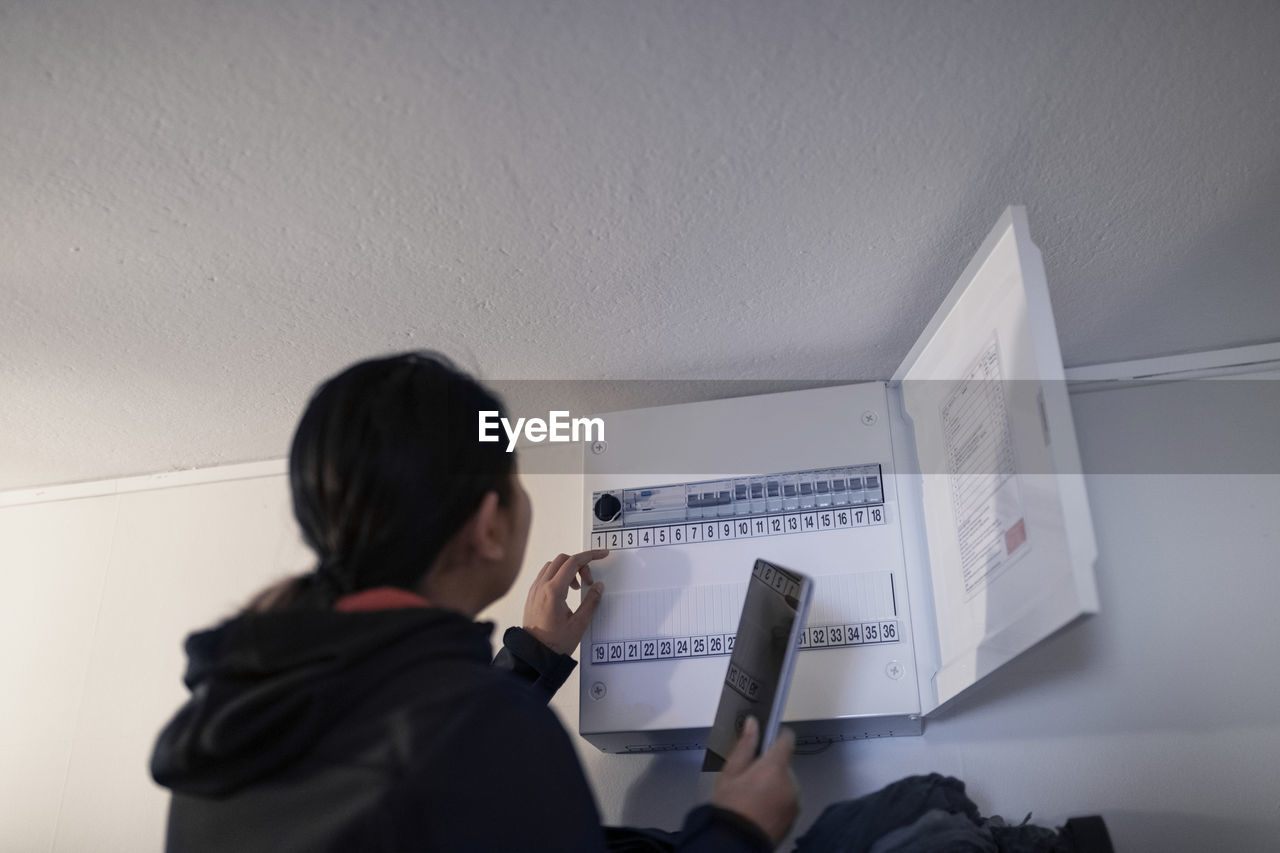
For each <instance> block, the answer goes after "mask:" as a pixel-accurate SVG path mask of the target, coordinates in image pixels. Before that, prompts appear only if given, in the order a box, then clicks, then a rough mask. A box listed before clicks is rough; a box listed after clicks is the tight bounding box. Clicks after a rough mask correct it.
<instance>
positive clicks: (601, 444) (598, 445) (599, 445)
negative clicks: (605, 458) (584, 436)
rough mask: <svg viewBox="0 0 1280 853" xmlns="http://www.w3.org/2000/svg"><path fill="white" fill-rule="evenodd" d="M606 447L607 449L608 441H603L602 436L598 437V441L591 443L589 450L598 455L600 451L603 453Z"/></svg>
mask: <svg viewBox="0 0 1280 853" xmlns="http://www.w3.org/2000/svg"><path fill="white" fill-rule="evenodd" d="M608 449H609V442H607V441H605V440H604V439H603V438H602V439H600V440H599V441H596V442H592V444H591V452H592V453H594V454H596V455H597V456H599V455H600V454H601V453H604V452H605V451H606V450H608Z"/></svg>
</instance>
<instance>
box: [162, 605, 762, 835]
mask: <svg viewBox="0 0 1280 853" xmlns="http://www.w3.org/2000/svg"><path fill="white" fill-rule="evenodd" d="M492 629H493V626H492V625H490V624H488V623H476V622H472V621H470V620H468V619H467V618H465V617H464V616H462V615H461V614H457V613H453V612H450V611H446V610H437V609H426V608H411V609H399V610H383V611H374V612H356V613H339V612H329V611H313V610H298V611H283V612H278V613H266V614H254V615H244V616H240V617H237V618H235V619H232V620H230V621H228V622H225V623H223V624H221V625H219V626H218V627H216V628H213V629H211V630H207V631H203V632H199V633H196V634H192V635H191V636H190V637H188V638H187V643H186V650H187V655H188V659H189V662H188V667H187V673H186V677H185V681H186V684H187V686H188V688H190V690H191V698H190V700H189V701H188V702H187V704H186V705H184V706H183V707H182V708H181V709H180V710H179V711H178V713H177V715H176V716H175V717H174V718H173V720H172V721H170V723H169V724H168V725H167V726H166V727H165V729H164V731H163V732H161V734H160V737H159V739H158V741H157V743H156V747H155V752H154V754H153V756H152V759H151V772H152V775H153V777H154V778H155V780H156V781H157V782H158V783H160V784H161V785H164V786H166V787H168V788H171V789H172V791H173V800H172V803H171V805H170V811H169V825H168V847H169V849H170V850H175V851H231V850H234V851H239V852H240V853H254V851H259V850H260V851H273V853H285V851H304V850H306V851H313V850H341V851H349V850H359V851H364V850H370V851H374V850H377V851H417V850H467V851H472V850H474V851H490V850H495V851H496V850H557V851H576V850H582V851H595V850H604V849H606V835H605V830H604V829H603V828H602V827H601V825H600V817H599V813H598V812H597V810H596V805H595V801H594V799H593V797H592V794H591V790H590V789H589V788H588V786H587V782H586V779H585V778H584V776H583V773H582V768H581V766H580V765H579V763H578V759H577V755H576V753H575V752H574V748H573V745H572V744H571V742H570V740H569V737H568V735H566V733H565V731H564V729H563V728H562V727H561V725H560V723H559V721H558V720H557V718H556V717H555V715H554V714H553V713H552V712H551V710H550V709H548V708H547V706H546V702H547V700H548V699H549V698H550V696H551V695H552V694H553V693H554V692H555V690H556V688H558V687H559V686H560V684H562V683H563V682H564V680H565V678H567V677H568V675H569V673H570V672H572V670H573V668H574V666H575V665H576V664H575V663H574V661H573V660H572V658H569V657H567V656H565V655H558V654H556V653H554V652H552V651H551V650H549V649H547V648H546V647H545V646H543V645H542V644H541V643H538V642H537V640H535V639H534V638H533V637H532V636H530V635H529V634H528V633H526V632H525V631H523V630H521V629H518V628H513V629H511V630H509V631H508V632H507V634H506V636H505V638H504V640H505V646H506V647H505V649H504V650H503V652H502V653H500V654H499V656H498V659H497V660H496V661H495V662H494V665H493V666H490V660H489V655H490V652H491V648H490V645H489V637H490V634H491V632H492ZM610 833H611V834H610V840H609V843H610V844H613V843H616V842H617V841H618V839H619V838H620V837H624V836H625V833H624V834H622V835H619V833H618V832H617V831H616V830H610ZM648 838H653V839H657V838H665V839H669V840H670V841H672V842H674V843H675V845H676V847H677V849H680V850H687V851H699V850H723V851H737V850H743V851H748V850H751V851H754V850H767V849H769V847H770V845H769V844H768V842H767V839H765V838H764V835H763V833H761V832H760V831H759V829H758V828H756V827H755V826H754V825H752V824H749V823H747V822H746V821H743V820H742V819H740V818H738V817H737V816H736V815H733V814H731V813H729V812H726V811H723V810H721V809H717V808H713V807H710V806H703V807H700V808H697V809H694V810H693V811H692V812H690V814H689V815H688V817H687V819H686V821H685V827H684V830H683V831H682V832H681V833H679V834H678V835H676V836H671V835H668V834H666V833H662V832H655V833H652V834H646V833H645V832H642V831H637V834H636V837H635V838H633V839H632V841H633V842H639V843H641V844H647V843H649V842H648V841H643V840H642V839H648ZM655 843H656V844H657V845H658V846H655V847H653V848H650V849H662V846H663V845H662V843H661V842H655ZM635 849H645V848H643V847H640V848H635Z"/></svg>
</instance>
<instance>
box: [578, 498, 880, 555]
mask: <svg viewBox="0 0 1280 853" xmlns="http://www.w3.org/2000/svg"><path fill="white" fill-rule="evenodd" d="M885 521H886V519H885V510H884V505H883V504H879V505H876V506H860V507H839V508H835V509H822V510H816V511H813V512H790V513H779V514H777V515H764V516H757V517H754V518H737V519H726V520H723V521H704V522H700V523H697V524H672V525H663V526H658V527H640V528H634V529H633V528H628V529H625V530H606V531H596V532H594V533H592V534H591V536H590V540H589V542H588V544H589V545H590V547H592V548H609V549H611V550H619V549H621V550H626V549H632V548H661V547H663V546H664V545H685V544H690V543H696V542H715V541H719V540H723V539H751V538H754V537H757V536H786V535H790V534H794V533H820V532H823V531H827V530H843V529H848V528H852V527H867V526H869V525H874V524H884V523H885Z"/></svg>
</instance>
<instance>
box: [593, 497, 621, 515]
mask: <svg viewBox="0 0 1280 853" xmlns="http://www.w3.org/2000/svg"><path fill="white" fill-rule="evenodd" d="M594 512H595V514H596V518H598V519H600V520H601V521H613V520H614V519H615V518H617V517H618V516H619V515H620V514H621V513H622V501H620V500H618V497H617V495H610V494H603V495H601V496H600V497H599V498H597V499H596V505H595V510H594Z"/></svg>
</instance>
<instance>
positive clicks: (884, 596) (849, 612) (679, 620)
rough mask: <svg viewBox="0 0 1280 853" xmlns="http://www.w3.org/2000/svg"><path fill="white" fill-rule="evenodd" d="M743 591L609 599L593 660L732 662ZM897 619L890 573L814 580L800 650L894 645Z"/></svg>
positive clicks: (637, 593)
mask: <svg viewBox="0 0 1280 853" xmlns="http://www.w3.org/2000/svg"><path fill="white" fill-rule="evenodd" d="M746 591H747V585H746V583H730V584H703V585H699V586H687V587H666V588H660V589H646V590H632V591H627V592H609V593H605V597H604V599H603V600H602V601H601V602H600V609H599V610H598V611H597V612H596V615H595V619H594V620H592V623H591V639H590V647H589V651H590V658H589V660H590V661H591V662H592V663H626V662H629V661H637V660H663V659H668V658H685V657H704V656H708V655H727V654H731V653H732V652H733V642H734V637H735V636H736V634H737V630H738V620H739V619H740V618H741V616H742V602H743V599H744V598H745V596H746ZM897 616H898V596H897V589H896V586H895V584H894V579H893V573H892V572H857V573H854V574H846V575H829V576H820V577H816V578H814V597H813V604H812V605H811V606H810V608H809V625H808V626H807V627H805V628H804V629H803V630H802V631H801V632H800V648H801V649H820V648H830V647H833V646H861V645H867V644H878V643H896V642H899V640H900V632H901V628H900V626H899V624H898V619H897ZM585 646H586V644H585V643H584V647H585Z"/></svg>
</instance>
